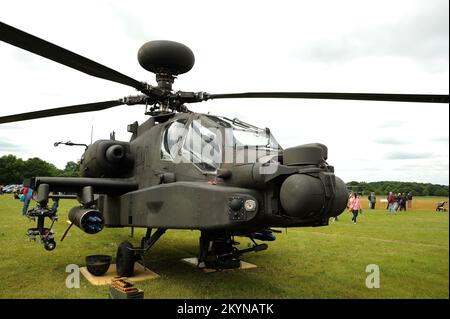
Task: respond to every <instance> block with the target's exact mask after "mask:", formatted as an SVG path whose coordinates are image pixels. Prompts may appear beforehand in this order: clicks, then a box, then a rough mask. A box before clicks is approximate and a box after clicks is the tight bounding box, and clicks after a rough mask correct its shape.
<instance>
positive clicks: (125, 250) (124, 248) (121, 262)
mask: <svg viewBox="0 0 450 319" xmlns="http://www.w3.org/2000/svg"><path fill="white" fill-rule="evenodd" d="M129 248H133V245H131V243H130V242H129V241H124V242H122V243H121V244H120V245H119V248H118V249H117V255H116V270H117V274H118V275H119V276H120V277H130V276H132V275H133V273H134V262H135V260H136V258H135V255H134V251H132V250H130V249H129Z"/></svg>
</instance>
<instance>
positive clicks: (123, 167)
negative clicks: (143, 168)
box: [80, 140, 134, 177]
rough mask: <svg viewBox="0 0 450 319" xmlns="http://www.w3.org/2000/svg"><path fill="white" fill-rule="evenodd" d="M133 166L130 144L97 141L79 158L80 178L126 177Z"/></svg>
mask: <svg viewBox="0 0 450 319" xmlns="http://www.w3.org/2000/svg"><path fill="white" fill-rule="evenodd" d="M133 164H134V157H133V154H132V153H131V150H130V143H128V142H121V141H112V140H99V141H96V142H95V143H93V144H92V145H90V146H89V147H88V149H87V150H86V152H85V153H84V155H83V157H82V158H81V163H80V169H81V176H83V177H127V176H128V175H130V174H131V171H132V168H133Z"/></svg>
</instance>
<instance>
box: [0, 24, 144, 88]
mask: <svg viewBox="0 0 450 319" xmlns="http://www.w3.org/2000/svg"><path fill="white" fill-rule="evenodd" d="M0 40H2V41H4V42H6V43H9V44H11V45H14V46H16V47H19V48H22V49H24V50H27V51H29V52H32V53H35V54H37V55H40V56H42V57H44V58H47V59H50V60H53V61H55V62H58V63H61V64H64V65H65V66H68V67H71V68H73V69H76V70H78V71H81V72H83V73H86V74H89V75H92V76H95V77H98V78H102V79H105V80H109V81H113V82H117V83H121V84H124V85H128V86H131V87H134V88H136V89H137V90H139V91H141V90H143V89H144V85H143V84H142V83H141V82H139V81H136V80H134V79H132V78H130V77H128V76H126V75H124V74H122V73H120V72H118V71H116V70H113V69H110V68H108V67H106V66H104V65H101V64H100V63H97V62H95V61H92V60H90V59H88V58H85V57H83V56H81V55H79V54H76V53H73V52H71V51H69V50H66V49H64V48H62V47H59V46H57V45H55V44H53V43H50V42H47V41H45V40H42V39H40V38H38V37H35V36H34V35H31V34H29V33H26V32H24V31H21V30H19V29H16V28H14V27H12V26H10V25H7V24H5V23H3V22H0Z"/></svg>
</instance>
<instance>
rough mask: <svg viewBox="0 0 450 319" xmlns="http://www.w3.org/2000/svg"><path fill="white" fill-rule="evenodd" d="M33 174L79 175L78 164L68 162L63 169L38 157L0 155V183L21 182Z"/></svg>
mask: <svg viewBox="0 0 450 319" xmlns="http://www.w3.org/2000/svg"><path fill="white" fill-rule="evenodd" d="M34 176H61V177H77V176H80V165H79V164H78V163H75V162H72V161H71V162H68V163H67V164H66V167H65V168H64V169H59V168H57V167H56V166H55V165H53V164H51V163H48V162H46V161H44V160H42V159H40V158H38V157H33V158H29V159H27V160H22V159H21V158H17V157H16V156H14V155H4V156H2V157H0V185H8V184H22V182H23V180H24V179H25V178H28V177H34Z"/></svg>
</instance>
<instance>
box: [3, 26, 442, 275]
mask: <svg viewBox="0 0 450 319" xmlns="http://www.w3.org/2000/svg"><path fill="white" fill-rule="evenodd" d="M0 40H2V41H4V42H7V43H9V44H11V45H13V46H16V47H19V48H22V49H24V50H27V51H29V52H32V53H35V54H37V55H40V56H42V57H45V58H48V59H50V60H53V61H55V62H58V63H61V64H63V65H66V66H68V67H71V68H73V69H76V70H78V71H81V72H83V73H86V74H89V75H92V76H95V77H99V78H102V79H105V80H109V81H113V82H117V83H121V84H124V85H127V86H131V87H133V88H135V89H136V90H138V91H140V92H141V94H139V95H135V96H128V97H124V98H121V99H117V100H110V101H103V102H96V103H89V104H80V105H72V106H65V107H59V108H53V109H46V110H40V111H34V112H27V113H22V114H16V115H10V116H3V117H0V124H1V123H9V122H16V121H25V120H31V119H38V118H44V117H51V116H58V115H66V114H74V113H82V112H92V111H99V110H104V109H107V108H111V107H115V106H119V105H123V104H126V105H135V104H144V105H146V106H147V107H146V112H145V114H146V115H150V118H149V119H147V120H146V121H145V122H143V123H142V124H140V125H139V124H138V122H134V123H132V124H130V125H128V128H127V129H128V132H130V133H132V136H131V139H130V141H129V142H125V141H116V140H115V139H110V140H99V141H96V142H94V143H92V144H91V145H88V146H87V149H86V150H85V152H84V154H83V156H82V158H81V164H80V170H81V176H82V177H78V178H75V177H73V178H69V177H33V178H31V179H29V180H27V181H26V184H28V185H29V186H31V187H32V188H33V189H35V190H37V196H36V202H37V206H36V207H35V208H33V209H31V210H29V211H28V216H29V217H30V218H37V219H38V222H37V223H38V225H37V227H36V228H32V229H30V230H29V235H30V236H31V237H35V236H40V238H41V241H42V243H43V244H44V247H45V248H46V249H47V250H53V249H54V248H55V246H56V242H55V240H54V233H53V230H52V226H53V223H54V222H55V221H56V220H57V214H56V211H57V206H58V201H59V200H60V199H64V198H77V199H78V201H79V203H80V204H79V205H78V206H75V207H73V208H72V209H71V210H70V211H69V220H70V221H71V223H72V224H75V225H76V226H78V227H79V228H80V229H82V230H83V231H84V232H86V233H88V234H95V233H98V232H99V231H101V230H102V229H103V228H104V227H142V228H146V229H147V232H146V235H145V237H143V238H142V240H141V245H140V246H139V247H133V245H132V244H131V243H130V242H128V241H124V242H122V243H121V244H120V245H119V247H118V250H117V256H116V264H117V272H118V274H119V275H120V276H130V275H131V274H133V270H134V263H135V261H138V260H139V259H140V258H142V256H143V255H144V254H145V253H146V252H147V251H148V250H149V249H150V248H151V247H152V246H153V245H154V244H155V243H156V242H157V241H158V239H159V238H160V237H161V236H162V235H163V234H164V233H165V232H166V230H167V229H192V230H200V232H201V235H200V240H199V246H200V249H199V255H198V266H199V267H200V268H203V267H208V268H219V269H223V268H237V267H239V266H240V256H241V255H242V254H244V253H247V252H250V251H260V250H264V249H267V247H268V246H267V244H258V243H257V242H256V240H261V241H272V240H275V236H274V234H273V233H274V232H277V230H275V229H273V228H276V227H283V228H287V227H311V226H326V225H328V220H329V218H330V217H335V216H338V215H339V214H341V213H342V212H343V211H344V210H345V208H346V205H347V200H348V190H347V187H346V185H345V183H344V182H343V181H342V180H341V179H340V178H338V177H337V176H335V175H334V168H333V166H331V165H329V164H328V163H327V158H328V151H327V147H326V146H325V145H323V144H319V143H314V144H307V145H300V146H297V147H291V148H286V149H282V148H281V147H279V146H278V145H277V143H276V140H275V139H274V138H273V136H272V133H271V132H270V130H269V129H267V128H266V129H261V128H258V127H255V126H253V125H251V124H248V123H245V122H242V121H239V120H238V119H228V118H225V117H221V116H215V115H209V114H199V113H194V112H191V111H189V109H188V108H187V106H186V105H187V104H189V103H198V102H203V101H208V100H214V99H229V98H240V99H244V98H290V99H341V100H372V101H400V102H426V103H448V102H449V97H448V95H427V94H378V93H377V94H373V93H323V92H322V93H320V92H316V93H315V92H250V93H227V94H209V93H206V92H184V91H174V90H173V89H172V84H173V83H174V80H175V79H176V77H177V76H178V75H180V74H183V73H186V72H188V71H189V70H190V69H191V68H192V67H193V65H194V60H195V58H194V54H193V53H192V51H191V50H190V49H189V48H188V47H187V46H185V45H183V44H181V43H177V42H173V41H150V42H147V43H145V44H144V45H143V46H142V47H141V48H140V49H139V51H138V61H139V63H140V65H141V66H142V67H143V68H144V69H146V70H147V71H150V72H152V73H155V75H156V83H157V85H156V86H153V85H150V84H148V83H145V82H139V81H137V80H135V79H132V78H130V77H128V76H126V75H124V74H122V73H119V72H117V71H115V70H113V69H110V68H108V67H106V66H104V65H101V64H99V63H97V62H94V61H92V60H89V59H87V58H85V57H83V56H80V55H78V54H75V53H73V52H71V51H68V50H66V49H64V48H61V47H59V46H56V45H54V44H52V43H49V42H47V41H45V40H42V39H40V38H37V37H35V36H33V35H31V34H28V33H25V32H23V31H21V30H18V29H16V28H14V27H12V26H9V25H7V24H4V23H1V22H0ZM205 149H207V151H204V150H205ZM58 192H65V193H69V194H76V195H58ZM49 199H53V201H54V204H53V205H52V206H51V207H50V206H49ZM45 217H48V218H50V220H51V221H52V224H51V226H50V227H44V220H45ZM72 224H71V225H72ZM154 229H155V231H154V232H153V233H152V230H154ZM278 232H279V231H278ZM64 235H65V234H64ZM234 236H245V237H248V238H250V239H251V240H252V242H253V243H254V245H253V246H252V247H250V248H247V249H242V250H239V249H237V248H236V247H235V246H236V244H237V242H235V241H234ZM63 237H64V236H63Z"/></svg>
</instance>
